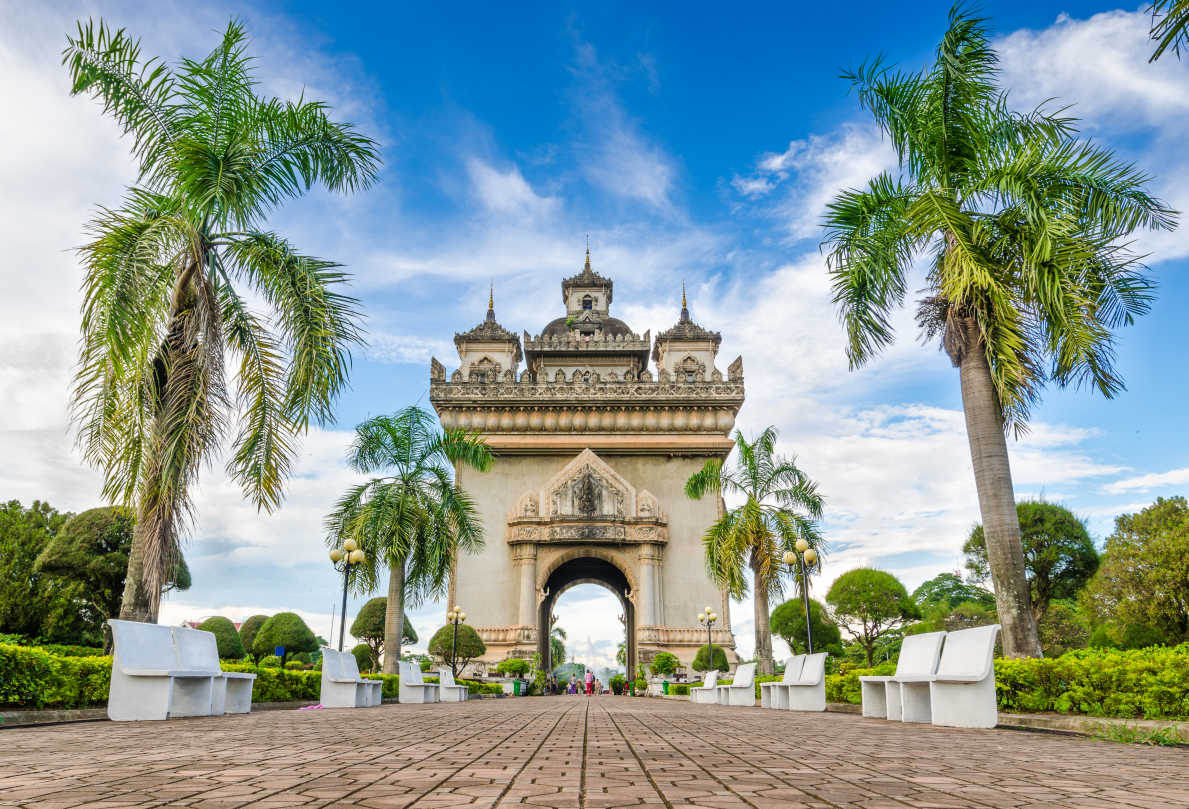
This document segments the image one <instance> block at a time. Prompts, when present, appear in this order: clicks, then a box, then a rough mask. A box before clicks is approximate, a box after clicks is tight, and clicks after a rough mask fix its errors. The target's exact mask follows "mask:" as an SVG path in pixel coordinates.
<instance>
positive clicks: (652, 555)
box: [637, 542, 661, 626]
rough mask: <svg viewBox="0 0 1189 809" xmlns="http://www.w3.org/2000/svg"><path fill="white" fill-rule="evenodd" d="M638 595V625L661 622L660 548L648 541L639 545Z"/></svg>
mask: <svg viewBox="0 0 1189 809" xmlns="http://www.w3.org/2000/svg"><path fill="white" fill-rule="evenodd" d="M639 559H640V595H639V598H638V599H637V605H638V606H639V609H640V613H639V616H638V619H639V620H638V623H639V625H640V626H656V625H657V624H659V623H660V622H661V613H660V607H659V605H658V603H657V601H658V597H659V587H658V586H659V583H660V576H659V575H658V572H659V570H660V564H661V548H660V546H659V545H654V544H652V543H650V542H645V543H643V544H641V545H640V554H639Z"/></svg>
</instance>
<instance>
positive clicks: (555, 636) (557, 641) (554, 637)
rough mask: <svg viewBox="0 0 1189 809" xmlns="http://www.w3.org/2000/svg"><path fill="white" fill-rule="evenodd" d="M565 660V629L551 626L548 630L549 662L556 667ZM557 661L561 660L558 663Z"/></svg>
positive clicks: (552, 666)
mask: <svg viewBox="0 0 1189 809" xmlns="http://www.w3.org/2000/svg"><path fill="white" fill-rule="evenodd" d="M565 660H566V630H564V629H562V628H561V627H560V626H555V627H553V629H552V630H550V632H549V664H550V667H551V668H557V667H558V666H560V665H561V663H564V662H565ZM558 661H561V662H560V663H559V662H558Z"/></svg>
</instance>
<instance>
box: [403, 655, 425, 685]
mask: <svg viewBox="0 0 1189 809" xmlns="http://www.w3.org/2000/svg"><path fill="white" fill-rule="evenodd" d="M400 680H401V682H402V683H404V684H405V685H425V680H423V679H422V678H421V666H419V665H417V664H416V663H408V662H405V661H401V664H400Z"/></svg>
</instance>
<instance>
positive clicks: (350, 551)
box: [328, 539, 367, 652]
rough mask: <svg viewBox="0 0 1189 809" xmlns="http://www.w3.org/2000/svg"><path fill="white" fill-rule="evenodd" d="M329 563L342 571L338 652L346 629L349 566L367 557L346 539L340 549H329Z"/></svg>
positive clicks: (349, 579) (341, 646)
mask: <svg viewBox="0 0 1189 809" xmlns="http://www.w3.org/2000/svg"><path fill="white" fill-rule="evenodd" d="M328 556H330V563H331V565H333V566H334V568H335V570H338V569H339V564H340V563H342V570H343V611H342V614H341V615H340V616H339V651H340V652H341V651H342V650H343V637H344V635H345V634H346V629H347V589H348V587H349V585H350V583H351V566H352V565H358V564H361V563H362V562H363V561H364V560H365V559H367V555H366V554H365V553H364V552H363V551H362V550H361V549H360V547H359V543H357V542H356V541H355V540H354V539H347V540H346V541H345V542H344V543H343V547H341V548H331V549H330V553H329V554H328Z"/></svg>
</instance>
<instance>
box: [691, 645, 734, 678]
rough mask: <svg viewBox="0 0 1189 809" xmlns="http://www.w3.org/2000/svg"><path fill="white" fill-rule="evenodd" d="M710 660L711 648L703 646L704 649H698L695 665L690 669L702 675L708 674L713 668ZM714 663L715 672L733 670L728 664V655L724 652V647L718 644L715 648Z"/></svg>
mask: <svg viewBox="0 0 1189 809" xmlns="http://www.w3.org/2000/svg"><path fill="white" fill-rule="evenodd" d="M709 659H710V647H709V646H707V645H705V644H703V645H702V648H701V649H698V653H697V654H696V655H695V656H694V663H693V665H692V666H690V668H692V669H693V670H694V671H700V672H702V673H705V672H708V671H710V668H711V667H710V665H709ZM713 663H714V670H715V671H730V669H731V666H730V664H729V663H727V653H726V652H724V651H723V649H722V647H721V646H719V645H718V644H715V646H714V661H713Z"/></svg>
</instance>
